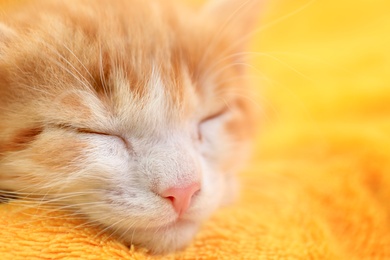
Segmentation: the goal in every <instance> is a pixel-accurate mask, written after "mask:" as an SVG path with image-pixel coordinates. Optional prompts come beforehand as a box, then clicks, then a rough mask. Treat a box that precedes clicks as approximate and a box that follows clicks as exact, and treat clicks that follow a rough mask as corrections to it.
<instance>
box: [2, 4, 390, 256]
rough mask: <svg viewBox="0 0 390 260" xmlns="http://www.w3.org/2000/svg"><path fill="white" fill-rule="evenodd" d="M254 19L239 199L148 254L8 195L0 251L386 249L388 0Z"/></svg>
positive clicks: (327, 252)
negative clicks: (255, 130) (182, 245)
mask: <svg viewBox="0 0 390 260" xmlns="http://www.w3.org/2000/svg"><path fill="white" fill-rule="evenodd" d="M14 1H16V0H14ZM1 2H3V4H2V6H3V7H4V5H5V4H4V3H5V2H7V4H6V5H9V4H12V1H4V0H3V1H1ZM260 28H261V29H260V31H259V33H258V34H257V36H256V37H255V39H254V41H253V44H252V50H253V51H254V52H260V51H261V52H260V53H256V54H253V60H252V61H253V63H252V64H254V67H256V70H255V69H254V71H253V74H254V75H255V76H254V77H253V82H254V83H255V84H254V85H255V86H258V87H256V90H255V92H256V93H255V94H254V95H253V96H251V97H250V98H248V100H249V99H250V100H252V101H253V102H257V103H258V104H259V106H260V107H261V111H262V113H261V114H262V116H261V118H259V120H261V122H262V127H261V133H259V138H258V139H257V141H256V145H255V146H256V151H255V154H254V156H253V160H252V162H251V163H250V164H249V167H248V168H247V169H246V170H245V171H244V172H242V174H241V175H240V179H241V182H242V185H241V186H242V193H241V197H240V199H239V200H238V201H237V202H236V203H235V204H233V205H231V206H229V207H226V208H223V209H221V210H220V211H218V212H217V213H216V214H215V215H214V216H213V218H212V219H211V220H210V221H208V222H207V223H205V225H204V226H203V227H202V229H201V231H200V233H199V234H198V236H197V237H196V239H195V240H194V241H193V243H192V244H191V245H190V246H189V247H188V248H187V249H186V250H185V251H182V252H178V253H176V254H173V255H169V256H164V257H161V256H151V255H149V254H148V253H147V252H146V251H145V250H143V249H140V248H137V247H135V248H134V247H132V248H131V249H128V248H126V247H124V246H122V245H121V244H120V243H118V242H117V241H115V240H114V239H113V238H110V237H109V236H108V235H106V234H104V233H102V232H101V230H98V229H95V228H92V227H88V226H84V225H83V221H82V220H80V219H76V218H70V217H69V216H68V214H66V212H59V211H56V210H55V209H47V208H37V207H35V206H34V205H33V204H31V205H30V204H28V203H26V202H24V203H22V202H21V201H18V200H11V201H9V202H7V203H3V204H0V230H1V231H0V259H35V258H38V259H39V258H41V259H72V258H74V259H118V258H123V259H390V51H389V46H390V1H386V0H371V1H354V0H344V1H338V0H297V1H287V0H277V1H269V4H268V5H267V6H266V10H265V14H264V13H263V19H262V21H261V24H260ZM256 97H257V98H256Z"/></svg>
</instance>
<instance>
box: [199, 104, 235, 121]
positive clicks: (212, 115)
mask: <svg viewBox="0 0 390 260" xmlns="http://www.w3.org/2000/svg"><path fill="white" fill-rule="evenodd" d="M228 111H229V108H228V107H223V108H222V109H220V110H218V112H216V113H214V114H211V115H209V116H207V117H205V118H203V119H202V120H201V121H200V124H202V123H205V122H207V121H210V120H213V119H216V118H218V117H220V116H222V115H224V114H226V113H227V112H228Z"/></svg>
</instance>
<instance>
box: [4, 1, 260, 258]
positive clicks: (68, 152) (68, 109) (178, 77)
mask: <svg viewBox="0 0 390 260" xmlns="http://www.w3.org/2000/svg"><path fill="white" fill-rule="evenodd" d="M228 2H229V1H228ZM232 2H234V1H230V4H229V5H226V7H227V10H224V9H223V10H224V12H226V13H225V15H221V13H220V12H219V9H217V10H214V11H213V8H215V7H213V8H211V7H210V8H209V9H207V11H204V12H201V11H198V12H195V11H193V10H190V9H187V8H185V7H182V6H180V5H177V4H172V3H171V2H169V1H153V0H151V1H141V0H131V1H124V0H121V1H119V0H118V1H108V0H98V1H90V0H82V1H77V2H76V1H66V2H65V1H54V0H53V1H47V0H46V1H39V0H37V1H33V2H32V4H31V5H26V6H25V7H24V9H22V10H15V11H12V12H11V11H10V12H9V13H7V16H5V17H3V20H4V22H5V23H6V24H7V27H6V26H3V25H2V26H1V27H0V41H1V42H2V44H1V45H0V47H1V50H0V95H1V97H2V98H1V99H0V125H1V126H0V157H1V159H3V161H4V162H7V163H4V164H1V163H0V179H1V180H2V181H1V182H0V188H5V189H11V190H15V191H16V192H17V191H18V190H23V191H26V192H31V193H36V194H45V195H48V197H50V196H52V197H59V198H61V197H60V191H67V192H73V193H75V192H82V191H86V190H88V189H97V188H96V187H95V186H93V185H97V187H98V188H99V189H104V188H103V187H105V186H106V187H109V186H110V185H113V183H114V181H113V182H112V183H111V182H110V179H111V178H113V179H115V178H123V175H126V174H133V172H132V171H136V170H129V171H127V172H123V173H121V174H119V173H118V172H121V170H122V168H123V165H127V164H128V167H133V166H132V165H133V164H129V163H130V162H132V160H133V157H134V158H135V157H137V156H138V157H137V158H138V160H139V161H142V160H149V159H148V158H149V157H148V156H150V158H154V157H153V156H157V157H156V158H157V159H156V160H157V161H156V164H155V165H154V164H153V163H152V162H150V163H149V162H148V164H147V165H146V166H144V168H142V169H141V170H143V169H146V170H148V169H149V167H151V169H153V172H152V173H153V174H151V176H146V172H145V173H144V175H143V177H140V176H138V175H137V181H140V182H141V181H142V182H143V183H144V182H145V181H144V179H146V180H148V182H150V183H151V184H150V185H149V184H147V185H146V186H145V187H144V189H145V190H142V192H150V191H149V190H148V189H149V188H150V187H153V190H154V189H157V188H158V189H166V188H167V187H169V185H172V183H175V185H179V186H180V185H181V186H184V185H187V184H188V183H191V182H194V181H199V178H200V177H199V176H202V178H206V179H207V178H209V179H210V180H208V181H211V178H214V179H215V180H218V181H217V183H215V184H212V185H216V186H215V187H214V191H213V192H215V194H220V195H215V197H216V198H215V199H214V200H215V201H214V202H213V204H212V205H210V206H202V205H201V202H199V203H198V204H199V207H200V208H202V210H203V211H204V212H205V213H202V214H203V215H204V216H203V215H202V214H198V213H197V214H198V215H201V216H202V217H201V218H200V219H203V218H205V217H207V216H208V215H209V214H211V212H212V210H213V209H215V208H216V207H217V206H218V204H220V202H219V197H227V194H228V193H230V192H227V189H228V187H230V186H231V185H230V184H228V183H227V182H229V181H230V180H231V177H230V171H233V172H234V171H235V170H234V169H235V168H236V166H237V165H239V164H240V161H241V160H240V159H238V158H237V157H239V156H237V155H238V154H245V151H246V149H247V145H246V144H247V143H248V141H249V140H250V136H251V132H253V131H251V130H250V129H252V125H253V120H251V110H252V108H251V107H250V105H249V104H248V103H247V102H246V101H245V97H246V95H247V93H246V91H247V88H246V87H245V85H246V82H245V81H244V74H245V72H244V71H245V70H244V69H243V65H242V60H243V57H242V56H243V55H242V54H241V51H242V49H241V47H237V46H236V45H235V44H232V43H235V42H236V40H237V39H239V38H240V37H241V36H243V35H241V34H242V33H243V32H244V31H246V30H239V29H238V28H239V27H238V25H240V23H235V22H236V21H235V20H234V19H233V20H232V19H230V20H232V21H230V20H229V17H230V16H231V14H232V13H233V14H234V11H236V10H240V9H239V8H238V7H239V6H237V4H235V5H233V6H231V5H232ZM250 2H251V1H250ZM253 2H255V1H253ZM229 6H230V7H229ZM243 11H245V14H246V16H242V15H241V13H240V12H238V14H240V15H237V19H238V18H240V19H241V20H245V21H246V20H247V19H243V18H244V17H245V18H247V17H251V16H253V14H255V12H254V11H252V10H250V9H249V8H244V9H243ZM249 11H251V12H249ZM255 11H256V10H255ZM215 12H217V13H218V15H217V16H215V15H214V14H215ZM256 12H257V11H256ZM250 14H252V15H250ZM220 16H222V17H220ZM232 17H233V18H234V17H235V16H232ZM229 23H233V24H234V25H235V26H229ZM8 26H9V27H10V28H11V29H10V28H8ZM226 26H227V27H228V28H225V27H226ZM229 27H231V28H229ZM246 27H247V24H245V23H243V24H242V25H241V28H246ZM240 46H241V45H240ZM221 111H222V112H223V113H222V112H221ZM219 113H221V115H219ZM215 114H216V115H217V116H215V117H216V119H214V118H213V115H215ZM209 118H210V120H209ZM202 120H203V121H207V122H206V124H204V125H205V126H203V124H202V122H203V121H202ZM208 121H212V122H210V123H209V122H208ZM199 125H201V126H199ZM198 128H199V130H198ZM197 135H199V136H198V137H197ZM198 139H199V140H200V141H199V140H198ZM178 140H181V142H182V143H180V142H179V141H178ZM210 140H211V141H210ZM199 142H200V144H199ZM201 142H211V144H202V143H201ZM107 147H109V148H107ZM199 147H201V148H199ZM202 147H203V148H202ZM159 149H160V150H161V151H160V150H159ZM170 149H171V150H170ZM202 149H203V150H204V151H203V150H202ZM201 151H203V152H201ZM153 152H155V153H156V155H150V154H149V153H153ZM160 153H161V155H160ZM116 155H117V156H116ZM162 155H164V156H166V161H167V162H164V161H163V163H161V162H160V157H161V156H162ZM110 156H113V157H112V159H110V160H108V159H106V158H108V157H110ZM115 156H116V157H115ZM131 156H133V157H131ZM202 156H204V158H203V157H202ZM110 158H111V157H110ZM139 158H141V159H139ZM150 160H151V159H150ZM169 160H171V161H172V162H174V163H173V164H172V163H171V164H172V165H177V168H172V169H170V170H168V169H169V167H170V163H169ZM117 161H118V165H119V164H120V165H121V166H120V167H122V168H118V169H116V170H115V169H114V168H115V167H119V166H116V165H114V166H110V165H112V164H113V163H116V162H117ZM136 162H138V161H136ZM165 163H166V164H167V165H165V166H164V164H165ZM96 164H99V167H97V166H95V165H96ZM161 164H163V165H162V166H161ZM91 165H92V166H93V167H95V168H93V170H90V168H91V167H92V166H91ZM200 165H202V166H200ZM204 165H206V166H204ZM110 167H113V168H112V169H111V168H110ZM139 167H140V166H139ZM145 167H146V168H145ZM161 167H162V168H161ZM164 167H165V168H164ZM202 167H203V168H202ZM160 168H161V169H160ZM129 169H130V168H129ZM146 170H145V171H146ZM100 171H102V173H100ZM148 171H149V170H148ZM150 171H152V170H150ZM176 171H177V173H175V172H176ZM84 172H87V173H84ZM209 172H210V173H209ZM81 173H83V174H81ZM158 173H159V174H161V176H159V175H158ZM99 174H100V175H99ZM170 174H171V175H170ZM224 174H228V175H229V177H226V178H227V179H226V180H225V179H224V178H225V177H223V175H224ZM139 175H140V174H139ZM208 175H210V176H208ZM214 175H215V176H214ZM79 176H80V177H79ZM211 176H214V177H211ZM69 178H70V179H71V181H69ZM83 178H85V179H83ZM94 178H96V180H95V179H94ZM105 178H106V179H109V181H108V182H107V183H104V182H103V183H100V181H102V179H105ZM134 178H135V177H134ZM215 180H214V182H215ZM16 181H17V182H18V183H16ZM126 181H127V180H126V179H125V180H123V182H126ZM61 182H62V183H63V185H61ZM89 182H91V183H92V184H90V186H88V184H89ZM95 182H99V184H96V183H95ZM120 182H122V181H120ZM202 182H205V183H206V182H207V181H206V180H202ZM80 183H82V185H81V184H80ZM148 185H149V186H150V187H149V186H148ZM210 185H211V184H210ZM42 187H43V188H42ZM44 187H46V188H44ZM47 187H49V188H47ZM156 187H157V188H156ZM202 192H203V193H204V194H205V195H202V196H204V198H205V199H206V197H209V196H214V194H213V193H211V192H212V191H210V193H209V194H208V193H207V189H206V188H204V189H203V190H202ZM223 193H226V194H223ZM207 194H208V195H207ZM101 196H102V197H105V195H104V194H101ZM145 196H146V197H147V196H151V194H149V193H147V194H146V195H145ZM199 196H200V198H199V200H201V198H202V196H201V195H199ZM77 198H78V197H77ZM78 199H79V201H77V200H76V198H75V199H74V201H72V200H70V201H69V200H64V203H72V202H74V203H75V205H77V203H80V201H81V202H85V201H83V200H82V199H84V198H78ZM105 199H106V200H107V201H111V204H113V203H112V201H115V200H113V199H112V198H108V197H107V198H105ZM90 200H92V199H90ZM153 203H154V202H153ZM156 203H157V202H156ZM159 203H163V205H162V206H161V207H167V206H168V205H165V204H164V203H166V202H165V201H163V202H159ZM114 204H115V203H114ZM138 207H139V206H138ZM156 207H160V206H156ZM194 207H195V206H194ZM82 210H84V213H85V214H87V215H88V214H89V215H93V214H94V213H95V212H93V214H92V213H89V211H88V210H86V209H83V208H82ZM165 211H166V210H165ZM145 214H146V213H145ZM147 214H149V215H150V214H151V213H147ZM156 214H157V213H156ZM164 214H165V213H164ZM169 214H171V213H169ZM172 214H173V213H172ZM149 215H146V217H145V219H144V220H145V221H146V220H147V219H148V218H150V217H151V216H149ZM157 217H159V216H157ZM91 218H94V217H93V216H92V217H91ZM95 218H96V217H95ZM129 218H131V216H129ZM167 219H172V216H169V217H168V216H167ZM167 221H168V220H167ZM101 222H102V224H106V225H108V226H110V225H114V224H112V223H111V222H109V221H108V222H107V221H106V220H104V221H103V220H101ZM196 222H199V221H198V220H197V221H196ZM145 223H146V224H145V226H146V228H147V227H148V226H149V225H150V223H152V221H151V222H150V223H149V224H148V222H147V221H146V222H145ZM145 226H141V227H142V228H145ZM114 227H115V225H114ZM124 228H126V226H124V227H122V226H121V227H120V228H117V230H123V229H124ZM129 228H130V227H129ZM129 228H128V229H127V230H126V231H129ZM175 228H177V229H179V228H180V229H183V230H187V229H188V230H191V232H193V231H192V230H193V227H191V228H189V227H187V226H185V227H179V226H178V227H175ZM130 231H131V230H130ZM130 231H129V232H130ZM123 232H124V231H123ZM167 232H168V231H167ZM174 232H175V233H177V232H176V231H175V230H174ZM183 232H184V231H183ZM186 232H187V231H186ZM188 232H190V231H188ZM184 233H185V232H184ZM188 236H189V235H188ZM140 237H141V236H140ZM145 239H146V241H149V240H150V239H149V240H148V239H147V238H145ZM145 239H144V238H142V239H141V238H140V241H139V243H140V244H143V245H145V246H147V247H150V248H152V249H154V250H155V251H156V252H158V251H170V250H173V249H176V248H175V247H176V246H177V245H176V244H177V242H174V241H173V240H172V242H169V241H168V242H166V245H154V244H150V243H151V242H144V240H145ZM172 239H173V238H172ZM152 240H153V239H152ZM127 242H129V241H127ZM135 242H137V241H135ZM153 243H155V244H159V243H161V242H158V241H153ZM164 243H165V242H164ZM169 243H171V244H169ZM172 243H173V244H172Z"/></svg>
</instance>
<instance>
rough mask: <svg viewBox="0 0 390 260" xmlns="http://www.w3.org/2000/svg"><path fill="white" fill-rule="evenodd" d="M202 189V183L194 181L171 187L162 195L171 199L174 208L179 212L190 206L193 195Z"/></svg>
mask: <svg viewBox="0 0 390 260" xmlns="http://www.w3.org/2000/svg"><path fill="white" fill-rule="evenodd" d="M199 191H200V184H199V183H193V184H190V185H188V186H186V187H171V188H168V189H166V190H165V191H163V192H162V193H160V196H161V197H163V198H166V199H169V200H170V202H171V203H172V206H173V208H174V209H175V211H176V212H177V213H178V214H179V216H180V215H181V214H182V213H184V212H185V211H186V210H187V209H188V208H189V206H190V204H191V200H192V197H193V196H194V195H195V194H197V193H198V192H199Z"/></svg>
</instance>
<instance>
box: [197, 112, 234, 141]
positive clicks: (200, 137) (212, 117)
mask: <svg viewBox="0 0 390 260" xmlns="http://www.w3.org/2000/svg"><path fill="white" fill-rule="evenodd" d="M228 109H229V108H228V107H224V108H223V109H221V110H219V111H218V112H216V113H214V114H211V115H210V116H207V117H205V118H204V119H202V120H201V121H200V122H199V125H198V140H199V141H200V142H202V141H203V133H202V125H204V124H206V123H208V122H210V121H214V120H216V119H218V118H220V117H222V116H223V115H225V114H226V113H227V112H228Z"/></svg>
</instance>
